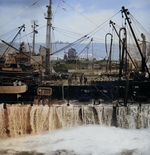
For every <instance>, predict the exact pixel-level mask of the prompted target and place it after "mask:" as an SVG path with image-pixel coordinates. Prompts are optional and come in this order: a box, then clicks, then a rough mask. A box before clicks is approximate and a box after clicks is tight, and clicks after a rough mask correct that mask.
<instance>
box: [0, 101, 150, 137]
mask: <svg viewBox="0 0 150 155" xmlns="http://www.w3.org/2000/svg"><path fill="white" fill-rule="evenodd" d="M88 124H99V125H103V126H116V127H120V128H126V129H140V128H146V127H148V126H149V125H150V105H149V104H143V105H142V106H141V107H139V106H138V105H132V106H129V107H113V105H110V104H108V105H107V104H105V105H104V104H100V105H92V104H90V105H70V106H67V105H52V106H51V107H48V106H47V105H45V106H42V105H40V106H37V105H34V106H30V105H19V104H15V105H7V109H3V104H0V138H7V137H18V136H23V135H25V134H30V135H35V134H39V133H42V132H44V131H50V130H54V129H60V128H65V127H75V126H81V125H88Z"/></svg>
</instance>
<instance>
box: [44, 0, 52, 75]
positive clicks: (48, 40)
mask: <svg viewBox="0 0 150 155" xmlns="http://www.w3.org/2000/svg"><path fill="white" fill-rule="evenodd" d="M51 6H52V0H49V5H48V6H46V7H47V17H46V18H45V19H47V28H46V65H45V73H46V74H47V75H50V53H51V51H50V45H51V26H52V24H51V20H52V10H51Z"/></svg>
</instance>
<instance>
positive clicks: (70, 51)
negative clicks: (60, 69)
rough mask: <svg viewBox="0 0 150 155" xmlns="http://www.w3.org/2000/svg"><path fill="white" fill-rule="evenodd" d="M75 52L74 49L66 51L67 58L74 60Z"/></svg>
mask: <svg viewBox="0 0 150 155" xmlns="http://www.w3.org/2000/svg"><path fill="white" fill-rule="evenodd" d="M76 55H77V52H76V50H75V49H74V48H71V49H69V50H68V58H76Z"/></svg>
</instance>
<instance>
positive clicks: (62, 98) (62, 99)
mask: <svg viewBox="0 0 150 155" xmlns="http://www.w3.org/2000/svg"><path fill="white" fill-rule="evenodd" d="M62 101H64V86H63V85H62Z"/></svg>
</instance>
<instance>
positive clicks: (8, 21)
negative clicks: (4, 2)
mask: <svg viewBox="0 0 150 155" xmlns="http://www.w3.org/2000/svg"><path fill="white" fill-rule="evenodd" d="M39 1H40V0H37V1H36V2H34V3H33V4H32V5H30V6H29V7H28V8H26V9H25V10H24V11H22V12H21V13H19V14H18V15H17V16H15V17H14V18H13V19H11V20H10V21H8V22H7V23H5V24H4V25H3V26H1V27H0V29H1V28H3V27H4V26H6V25H7V24H8V23H10V22H11V21H13V20H14V19H15V18H17V17H18V16H20V15H21V14H22V13H24V12H25V11H27V10H28V9H30V8H31V7H32V6H34V5H35V4H37V3H38V2H39Z"/></svg>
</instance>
